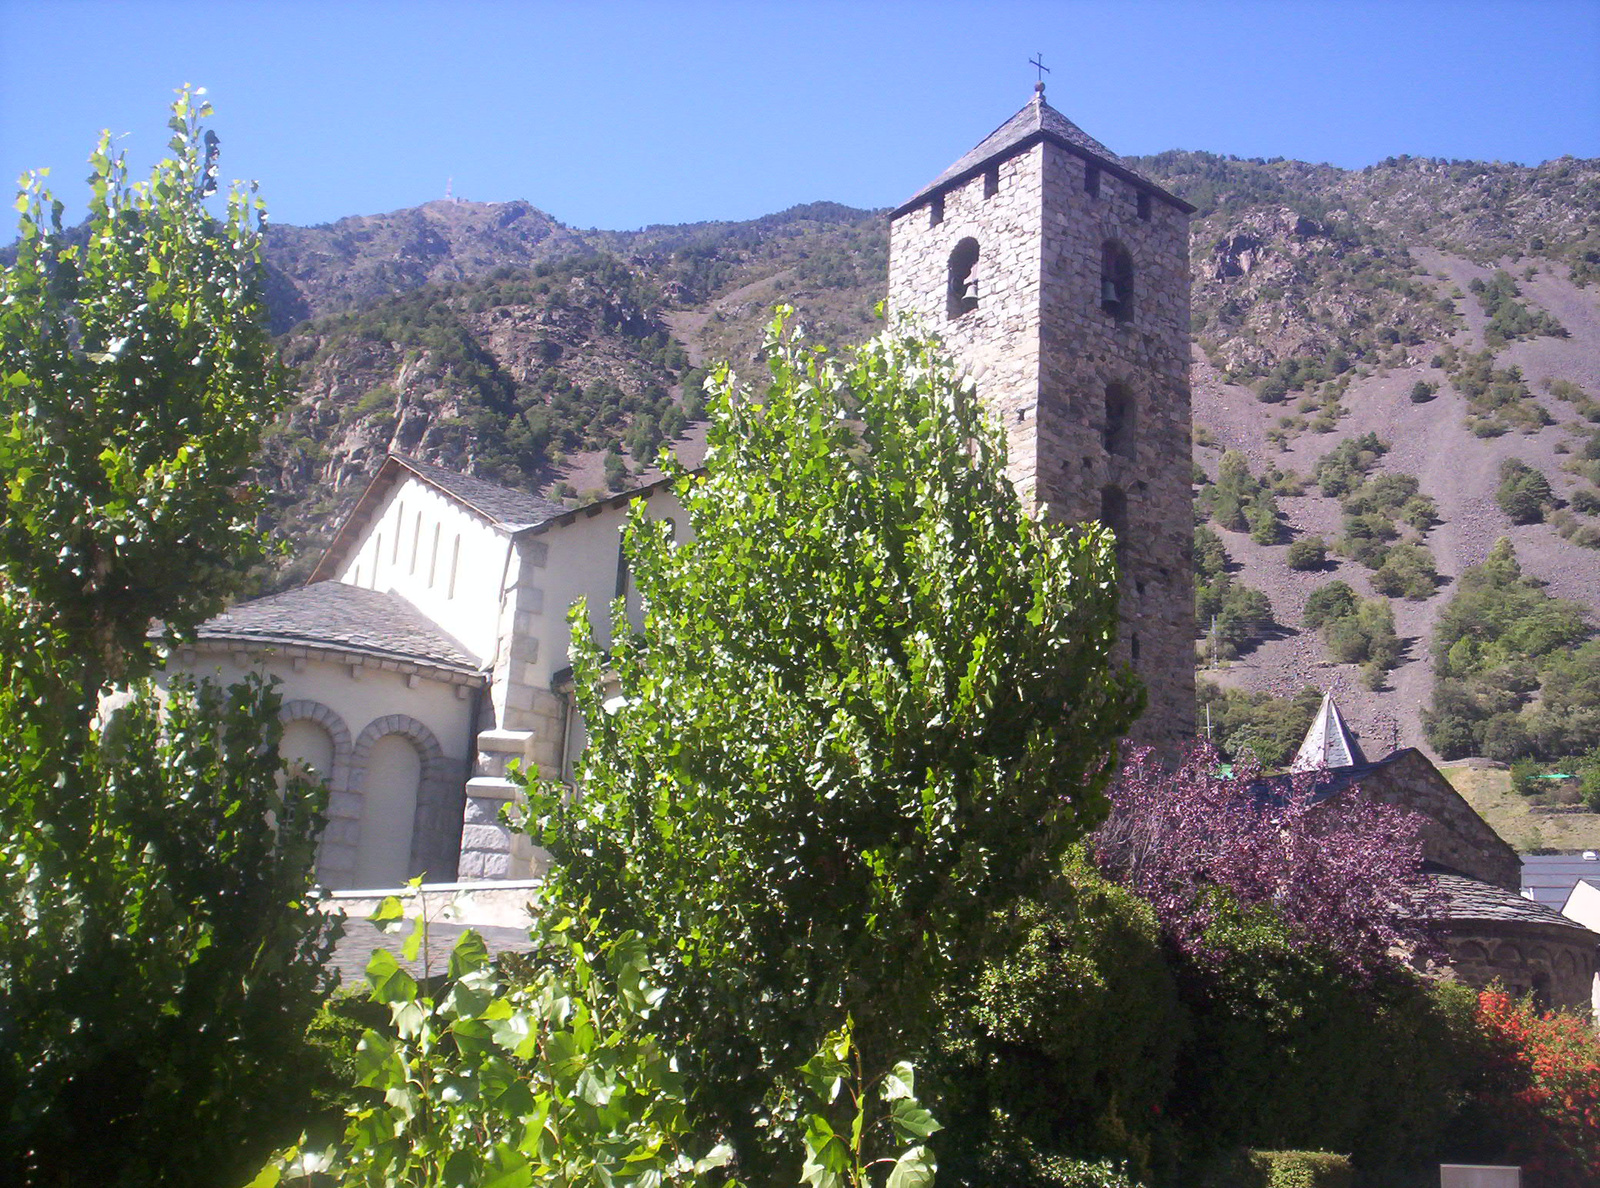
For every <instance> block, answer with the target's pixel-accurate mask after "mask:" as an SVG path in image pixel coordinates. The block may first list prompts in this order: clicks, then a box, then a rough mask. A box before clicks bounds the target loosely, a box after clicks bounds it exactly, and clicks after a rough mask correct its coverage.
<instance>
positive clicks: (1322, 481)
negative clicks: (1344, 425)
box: [1311, 433, 1389, 497]
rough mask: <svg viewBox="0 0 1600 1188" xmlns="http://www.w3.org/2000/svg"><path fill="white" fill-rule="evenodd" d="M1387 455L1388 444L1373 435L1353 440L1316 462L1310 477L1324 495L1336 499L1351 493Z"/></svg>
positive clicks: (1369, 434) (1340, 445) (1342, 444)
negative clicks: (1380, 459)
mask: <svg viewBox="0 0 1600 1188" xmlns="http://www.w3.org/2000/svg"><path fill="white" fill-rule="evenodd" d="M1388 452H1389V443H1388V442H1386V441H1382V440H1380V439H1379V437H1378V435H1377V434H1376V433H1368V434H1365V435H1363V436H1361V437H1353V438H1350V439H1349V440H1347V441H1343V442H1341V443H1340V444H1339V445H1338V446H1337V447H1335V448H1334V449H1333V450H1331V451H1330V452H1328V453H1327V454H1324V455H1323V456H1322V457H1321V458H1319V459H1317V464H1316V465H1315V466H1314V467H1312V469H1311V477H1312V478H1313V479H1314V480H1315V481H1316V484H1317V487H1318V489H1319V490H1321V492H1322V493H1323V494H1324V495H1327V496H1330V497H1332V496H1338V495H1344V494H1346V493H1347V492H1350V491H1353V490H1355V489H1356V487H1358V486H1360V485H1361V481H1362V479H1363V478H1364V477H1365V476H1366V475H1367V474H1369V473H1370V472H1371V470H1372V468H1373V467H1374V466H1376V465H1377V464H1378V459H1379V458H1381V457H1382V456H1383V455H1384V454H1386V453H1388Z"/></svg>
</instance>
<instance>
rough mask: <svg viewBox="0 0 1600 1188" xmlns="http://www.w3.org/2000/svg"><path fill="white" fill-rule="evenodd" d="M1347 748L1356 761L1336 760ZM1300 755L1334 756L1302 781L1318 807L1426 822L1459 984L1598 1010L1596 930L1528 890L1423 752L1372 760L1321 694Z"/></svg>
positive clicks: (1268, 783) (1509, 855)
mask: <svg viewBox="0 0 1600 1188" xmlns="http://www.w3.org/2000/svg"><path fill="white" fill-rule="evenodd" d="M1341 752H1342V753H1343V754H1345V755H1349V756H1353V757H1355V758H1357V759H1359V760H1360V762H1355V763H1348V762H1347V763H1334V762H1332V761H1331V760H1332V758H1333V757H1335V756H1336V755H1337V754H1339V753H1341ZM1300 753H1301V755H1302V756H1304V755H1308V754H1313V753H1315V754H1319V755H1321V756H1322V757H1324V758H1327V759H1328V760H1329V762H1328V765H1327V766H1326V767H1324V768H1322V769H1320V770H1316V771H1312V772H1309V773H1307V772H1305V771H1302V772H1301V773H1300V775H1299V777H1298V778H1299V779H1301V780H1304V779H1308V778H1309V779H1310V780H1311V781H1312V784H1311V795H1312V797H1313V799H1314V802H1315V803H1318V804H1324V805H1327V806H1328V807H1329V808H1330V809H1333V810H1334V811H1337V808H1338V805H1339V803H1340V801H1341V800H1342V799H1343V798H1346V797H1352V796H1358V797H1365V798H1367V799H1369V800H1373V801H1376V802H1378V803H1381V804H1388V805H1394V806H1396V807H1398V808H1403V809H1408V810H1410V811H1411V812H1413V813H1416V814H1417V816H1418V817H1420V818H1421V824H1420V827H1419V830H1418V832H1419V836H1420V840H1421V842H1422V855H1423V860H1424V863H1425V869H1426V871H1427V873H1428V875H1429V877H1430V878H1431V879H1432V881H1433V885H1434V888H1435V889H1436V890H1437V891H1438V892H1439V893H1440V903H1439V908H1440V912H1439V917H1438V922H1439V927H1440V940H1441V941H1442V943H1443V945H1444V948H1445V950H1446V953H1447V954H1448V960H1449V966H1450V969H1451V971H1452V972H1453V975H1454V976H1455V977H1456V978H1458V979H1460V980H1461V981H1463V982H1465V983H1467V984H1468V985H1470V986H1476V987H1483V986H1487V985H1489V984H1490V983H1491V982H1499V983H1500V984H1501V985H1503V986H1505V987H1506V988H1507V989H1508V990H1510V991H1512V992H1513V993H1517V994H1524V993H1532V994H1533V995H1534V996H1535V998H1536V999H1538V1000H1539V1001H1541V1002H1543V1003H1544V1004H1546V1005H1549V1006H1559V1007H1567V1008H1575V1009H1582V1010H1592V1009H1594V995H1595V987H1596V981H1595V973H1596V961H1597V956H1600V953H1597V948H1596V946H1597V945H1600V933H1596V932H1593V931H1591V930H1590V929H1589V928H1587V927H1585V926H1584V925H1583V924H1582V923H1580V922H1579V921H1577V920H1574V919H1571V918H1569V917H1568V916H1565V915H1563V914H1562V913H1561V911H1560V909H1559V905H1557V906H1551V905H1549V904H1547V903H1540V902H1538V901H1536V900H1534V899H1530V898H1528V897H1526V896H1525V895H1524V894H1523V889H1522V888H1523V878H1524V874H1523V863H1522V861H1521V860H1519V858H1518V856H1517V853H1516V851H1515V850H1513V849H1512V848H1511V846H1510V845H1508V844H1507V843H1506V842H1505V840H1504V839H1503V838H1501V837H1500V836H1499V835H1498V834H1497V833H1495V831H1494V830H1493V829H1492V828H1491V827H1490V826H1489V824H1488V822H1486V821H1485V820H1484V819H1483V818H1482V817H1480V816H1479V815H1478V813H1477V811H1476V810H1474V809H1473V807H1472V806H1471V805H1470V804H1468V803H1467V801H1466V799H1465V797H1463V796H1462V795H1461V794H1460V793H1459V792H1457V791H1456V790H1455V788H1454V787H1453V786H1452V785H1451V784H1450V781H1449V780H1447V779H1445V778H1444V776H1443V775H1442V774H1441V773H1440V771H1439V769H1438V768H1437V767H1435V766H1434V765H1433V763H1432V762H1431V761H1429V759H1428V757H1427V756H1426V755H1424V754H1423V753H1422V752H1421V751H1418V750H1416V749H1415V748H1411V747H1407V748H1405V749H1403V750H1399V751H1395V752H1392V753H1391V754H1389V755H1386V756H1384V757H1383V758H1382V759H1379V760H1378V761H1376V762H1367V761H1366V760H1365V758H1364V757H1363V756H1362V755H1361V750H1360V746H1359V744H1357V743H1356V741H1355V739H1354V737H1353V736H1350V735H1349V734H1348V731H1346V730H1345V728H1344V724H1343V719H1342V718H1341V717H1340V715H1339V712H1338V707H1337V706H1336V705H1335V704H1334V703H1333V700H1332V698H1331V697H1329V698H1324V700H1323V706H1322V710H1321V712H1319V713H1318V715H1317V719H1316V720H1315V721H1314V722H1313V723H1312V725H1311V728H1310V729H1309V730H1308V731H1307V733H1306V740H1305V743H1304V744H1303V745H1302V747H1301V752H1300ZM1293 778H1294V777H1289V776H1283V777H1277V778H1276V779H1269V780H1264V781H1262V782H1261V784H1260V785H1259V786H1258V792H1259V794H1265V795H1277V794H1283V793H1285V792H1286V790H1287V787H1288V786H1289V783H1290V781H1291V779H1293ZM1594 865H1595V866H1597V867H1600V863H1596V864H1594Z"/></svg>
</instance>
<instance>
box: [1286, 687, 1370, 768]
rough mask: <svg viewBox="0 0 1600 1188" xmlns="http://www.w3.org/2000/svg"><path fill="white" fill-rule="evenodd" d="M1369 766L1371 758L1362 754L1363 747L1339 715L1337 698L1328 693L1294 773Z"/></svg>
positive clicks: (1324, 697) (1298, 758) (1308, 731)
mask: <svg viewBox="0 0 1600 1188" xmlns="http://www.w3.org/2000/svg"><path fill="white" fill-rule="evenodd" d="M1366 762H1367V757H1366V756H1365V755H1363V754H1362V753H1361V746H1360V744H1359V743H1357V742H1356V740H1355V736H1354V735H1352V734H1351V733H1350V728H1349V727H1348V726H1346V725H1345V724H1344V715H1343V714H1341V713H1340V712H1339V706H1338V703H1337V702H1335V701H1334V700H1333V694H1331V693H1324V694H1323V695H1322V705H1321V707H1320V708H1319V709H1318V710H1317V716H1316V717H1315V718H1313V719H1312V720H1311V728H1310V729H1309V730H1307V731H1306V737H1305V741H1304V742H1302V743H1301V744H1300V750H1299V751H1298V752H1296V754H1295V757H1294V763H1293V764H1292V765H1291V766H1290V770H1291V771H1316V770H1318V769H1319V768H1323V767H1326V768H1328V769H1330V770H1332V769H1334V768H1339V767H1364V766H1365V765H1366Z"/></svg>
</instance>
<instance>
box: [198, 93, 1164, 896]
mask: <svg viewBox="0 0 1600 1188" xmlns="http://www.w3.org/2000/svg"><path fill="white" fill-rule="evenodd" d="M1192 209H1193V208H1192V207H1190V206H1189V205H1188V204H1187V203H1185V202H1183V201H1182V200H1181V199H1179V198H1177V197H1175V196H1173V195H1172V194H1170V193H1168V192H1167V191H1166V190H1164V189H1162V188H1161V187H1160V186H1159V185H1157V184H1156V183H1155V182H1153V181H1151V180H1149V179H1148V178H1145V177H1143V176H1142V175H1140V174H1139V173H1138V172H1137V171H1136V170H1134V169H1133V168H1132V167H1131V166H1129V165H1128V164H1127V163H1125V162H1123V161H1122V160H1121V159H1119V158H1118V157H1117V156H1116V155H1115V154H1114V153H1112V152H1111V150H1110V149H1108V148H1106V147H1105V146H1104V145H1102V144H1101V143H1100V142H1099V141H1097V140H1095V139H1094V138H1093V137H1091V136H1089V135H1088V134H1087V133H1085V132H1084V131H1083V130H1082V129H1081V128H1079V127H1078V126H1077V125H1075V124H1074V123H1072V122H1071V121H1070V120H1068V119H1067V118H1066V117H1065V116H1063V115H1061V114H1060V113H1059V112H1057V111H1056V110H1055V109H1054V108H1052V107H1051V106H1050V105H1049V104H1048V103H1046V102H1045V99H1044V89H1043V86H1042V85H1041V86H1040V87H1038V88H1037V89H1036V91H1035V93H1034V96H1033V98H1032V100H1031V101H1030V102H1029V103H1028V104H1027V106H1025V107H1024V108H1023V109H1022V110H1021V111H1019V112H1018V113H1017V114H1016V115H1014V116H1013V117H1012V118H1011V119H1009V120H1007V121H1006V122H1005V123H1004V124H1002V125H1001V126H1000V127H999V128H997V129H996V130H995V131H994V132H993V133H992V134H991V135H989V136H988V137H986V138H985V139H984V140H983V141H982V143H980V144H979V145H978V146H977V147H976V148H974V149H973V150H972V151H971V152H969V153H967V154H966V155H965V156H963V157H962V158H961V159H960V160H958V161H957V162H956V163H955V164H953V165H952V166H950V168H948V169H946V170H945V171H944V172H943V173H942V174H940V175H939V176H938V177H937V178H936V179H934V180H933V181H932V182H930V183H929V184H928V185H926V186H924V187H923V188H922V189H921V190H919V191H918V192H917V193H916V194H915V195H914V196H913V197H912V198H911V199H909V200H908V201H907V202H905V203H904V204H902V205H901V206H900V207H898V208H897V209H896V210H895V211H893V213H892V214H891V215H890V263H889V294H888V298H889V306H890V307H891V309H893V310H895V311H897V312H898V311H907V312H911V313H914V314H916V315H918V316H919V317H921V318H922V319H923V321H924V322H925V323H926V324H927V325H928V326H929V327H931V328H932V329H934V330H935V331H936V332H938V333H939V334H940V335H941V336H942V337H943V338H944V340H945V342H946V344H947V345H948V346H949V348H950V350H951V351H952V353H953V354H954V355H955V357H956V359H957V360H958V361H960V362H961V363H962V364H964V365H965V367H966V368H967V370H968V372H969V374H970V375H971V376H972V377H973V379H974V381H975V383H976V386H977V389H978V393H979V395H980V397H981V398H982V399H983V400H984V401H985V403H986V404H987V405H988V406H989V408H990V409H991V410H992V411H993V413H994V414H995V415H996V416H997V417H998V418H999V419H1000V420H1001V421H1002V422H1003V424H1004V426H1005V430H1006V433H1007V436H1008V438H1009V447H1010V459H1011V476H1012V480H1013V482H1014V483H1015V485H1016V488H1017V491H1018V494H1019V495H1020V496H1021V497H1022V499H1023V501H1024V503H1025V504H1026V505H1027V506H1029V507H1031V508H1034V509H1035V510H1036V511H1037V512H1038V513H1039V514H1042V515H1045V516H1048V517H1050V518H1052V519H1057V520H1063V521H1073V522H1075V521H1080V520H1095V519H1098V520H1101V521H1103V522H1104V523H1106V524H1107V525H1109V526H1110V527H1112V528H1113V529H1114V530H1115V531H1116V534H1117V539H1118V560H1119V564H1120V569H1121V575H1122V589H1121V592H1120V593H1121V607H1122V629H1121V632H1120V638H1121V643H1120V645H1119V646H1120V648H1121V649H1122V657H1121V658H1122V659H1123V660H1125V661H1126V662H1128V663H1131V664H1132V665H1133V666H1134V667H1135V669H1136V670H1138V672H1139V673H1140V675H1141V676H1142V677H1143V679H1144V681H1145V683H1146V686H1147V688H1148V691H1149V708H1148V709H1147V711H1146V713H1145V715H1144V717H1143V718H1142V719H1141V721H1140V723H1139V724H1138V725H1137V726H1136V728H1135V733H1134V741H1136V742H1148V743H1151V744H1153V745H1156V746H1158V747H1161V748H1163V749H1165V750H1168V751H1175V750H1176V749H1177V748H1179V747H1180V746H1182V745H1184V744H1185V743H1186V742H1187V741H1188V740H1189V739H1190V738H1191V737H1192V736H1193V733H1194V677H1193V664H1192V662H1191V658H1192V648H1193V642H1192V641H1193V634H1194V632H1193V593H1192V586H1191V576H1190V563H1189V549H1190V541H1189V536H1190V528H1189V523H1190V514H1191V513H1190V462H1189V448H1190V447H1189V433H1190V429H1189V378H1188V377H1189V253H1188V243H1189V227H1188V218H1189V214H1190V213H1191V212H1192ZM638 500H644V501H646V505H647V507H648V510H649V514H651V515H652V516H658V517H661V518H665V519H668V520H672V521H674V523H675V524H676V523H677V522H679V521H680V520H681V510H680V509H679V508H678V507H677V504H676V501H675V500H674V498H673V496H672V494H671V492H670V490H668V489H667V485H666V484H665V483H656V484H653V485H649V486H645V487H641V488H638V489H635V490H632V491H626V492H622V493H620V494H618V495H616V496H612V497H608V498H606V499H603V500H600V501H598V502H595V503H592V504H590V505H588V506H585V507H576V508H573V507H568V506H566V505H564V504H561V503H556V502H552V501H550V500H546V499H542V498H539V497H538V496H534V495H528V494H525V493H522V492H518V491H512V490H509V489H507V488H505V487H501V486H499V485H497V484H495V483H491V482H487V481H485V480H483V479H479V478H474V477H470V476H467V475H462V474H458V473H455V472H453V471H450V470H447V469H445V468H442V467H439V466H435V465H431V464H428V463H425V462H421V461H418V460H415V459H411V458H405V457H401V456H398V455H391V456H389V457H388V458H387V459H386V460H385V461H384V463H383V464H382V466H381V467H380V468H379V469H378V471H377V473H376V474H375V475H374V476H373V478H372V480H371V482H370V483H369V485H368V487H367V489H366V490H365V492H364V493H363V494H362V495H361V498H360V500H359V501H358V502H357V504H356V506H355V508H354V510H353V511H352V512H351V514H350V516H349V517H348V518H347V519H346V520H345V522H344V523H343V524H342V525H341V526H340V528H339V530H338V532H337V534H336V535H335V537H334V539H333V542H332V543H331V544H330V545H329V547H328V549H327V551H326V553H325V554H324V556H323V557H322V558H321V560H320V561H319V563H318V564H317V567H316V569H315V571H314V572H313V573H312V575H311V578H310V580H309V581H308V583H307V584H306V585H304V586H302V587H300V588H298V589H294V590H290V591H287V592H285V593H281V594H275V595H272V596H269V597H266V598H261V599H256V600H254V601H251V602H245V603H241V604H239V605H237V606H235V607H233V608H232V609H230V610H229V611H227V612H226V613H224V614H222V615H218V616H217V617H215V618H213V619H211V620H210V621H209V622H207V623H205V624H204V625H202V627H201V628H200V630H199V632H198V636H197V638H196V639H195V640H194V641H193V642H192V643H191V644H190V645H188V646H187V647H185V648H183V649H181V650H180V651H179V652H178V653H177V654H176V655H174V656H173V657H172V659H171V661H170V664H169V667H170V668H172V669H174V670H179V671H190V672H195V673H198V674H203V675H211V676H218V677H221V678H222V679H224V680H236V679H238V678H239V677H241V676H242V675H244V674H245V673H246V672H252V671H254V672H264V673H267V674H269V675H271V676H274V677H276V678H278V680H279V681H280V682H281V686H280V692H281V694H282V697H283V710H282V716H283V721H284V740H283V749H284V751H285V753H286V754H287V755H288V756H289V757H290V758H292V759H293V760H296V761H298V762H300V763H302V764H304V765H305V766H307V767H310V768H312V769H314V770H315V771H317V772H318V773H320V774H321V775H322V776H323V777H324V779H325V781H326V783H327V785H328V789H329V823H328V827H327V830H326V832H325V834H324V838H323V843H322V849H321V853H320V857H319V864H318V877H319V879H320V880H321V881H322V883H323V884H324V885H325V886H327V887H329V888H333V889H351V888H379V887H394V886H398V885H400V884H402V883H404V882H405V881H406V880H407V879H408V878H410V877H413V876H416V875H422V876H424V877H425V878H426V879H427V880H429V881H430V882H439V881H451V880H463V881H465V880H486V879H492V880H506V879H519V878H525V877H528V876H529V875H532V874H535V873H537V871H538V860H539V855H537V854H535V853H534V852H533V850H532V848H531V847H530V846H529V844H528V842H527V839H526V838H524V837H522V836H521V835H520V834H516V833H514V832H512V831H510V830H508V829H507V828H506V827H505V826H504V825H503V824H502V823H501V820H500V810H501V808H502V807H503V806H504V805H505V804H506V803H507V802H508V801H509V800H511V799H512V797H513V796H514V795H515V792H516V785H515V784H514V783H512V782H511V781H510V780H509V779H507V778H506V769H507V766H508V765H509V764H511V763H512V762H513V761H516V762H519V763H521V764H522V765H523V766H524V767H526V766H529V765H532V764H537V765H538V768H539V771H540V772H541V773H542V774H544V775H546V776H550V775H557V774H559V775H560V776H562V777H566V776H568V775H569V774H570V771H571V767H572V759H573V757H574V756H575V755H576V754H577V752H578V750H580V749H581V747H582V745H583V738H584V735H583V723H582V721H581V720H580V718H579V716H578V715H577V713H576V712H575V710H574V705H573V699H572V697H571V688H570V670H569V660H568V657H567V647H568V642H569V636H568V627H567V620H566V616H567V610H568V608H569V607H570V606H571V604H572V603H573V602H574V601H575V600H576V599H578V598H579V597H584V598H586V599H587V600H588V605H589V608H590V614H591V616H592V618H593V621H594V625H595V628H596V631H597V634H598V635H599V637H600V638H601V640H602V642H603V641H604V632H605V631H606V630H607V627H608V622H607V620H608V614H607V608H608V606H609V604H610V602H611V601H612V599H613V598H615V597H618V596H626V595H627V594H628V592H629V591H628V578H627V565H626V559H625V558H624V557H623V555H622V551H621V541H620V530H621V527H622V524H623V523H624V520H625V518H626V516H627V514H628V507H629V505H630V504H632V503H633V502H635V501H638Z"/></svg>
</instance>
